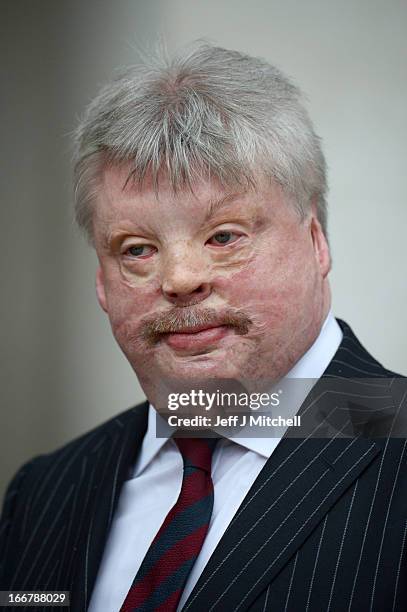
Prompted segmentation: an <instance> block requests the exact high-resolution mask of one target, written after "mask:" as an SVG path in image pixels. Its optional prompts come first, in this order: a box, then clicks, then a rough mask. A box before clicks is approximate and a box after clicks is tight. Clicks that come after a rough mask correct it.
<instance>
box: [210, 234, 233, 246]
mask: <svg viewBox="0 0 407 612" xmlns="http://www.w3.org/2000/svg"><path fill="white" fill-rule="evenodd" d="M238 238H239V235H238V234H235V233H234V232H227V231H223V232H217V233H216V234H214V235H213V236H212V238H210V239H209V240H208V242H209V244H211V245H213V246H223V245H228V244H232V243H233V242H235V241H236V240H237V239H238Z"/></svg>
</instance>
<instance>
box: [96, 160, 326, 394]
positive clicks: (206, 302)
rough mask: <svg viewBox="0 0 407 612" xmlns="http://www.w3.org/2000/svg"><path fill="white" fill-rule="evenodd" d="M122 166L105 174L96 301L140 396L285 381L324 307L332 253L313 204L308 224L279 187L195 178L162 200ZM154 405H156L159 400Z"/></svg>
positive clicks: (167, 190)
mask: <svg viewBox="0 0 407 612" xmlns="http://www.w3.org/2000/svg"><path fill="white" fill-rule="evenodd" d="M128 174H129V167H128V166H126V165H123V166H121V167H119V166H114V167H108V168H106V169H105V171H104V173H103V176H102V180H101V184H100V189H99V194H98V197H97V202H96V207H95V213H94V219H93V229H94V239H95V247H96V252H97V255H98V258H99V263H100V267H99V268H98V271H97V281H96V286H97V295H98V300H99V303H100V305H101V307H102V308H103V310H104V311H105V312H106V313H107V314H108V316H109V319H110V323H111V327H112V330H113V334H114V336H115V338H116V340H117V342H118V344H119V345H120V347H121V349H122V350H123V352H124V354H125V355H126V357H127V359H128V360H129V362H130V364H131V365H132V367H133V369H134V370H135V372H136V374H137V376H138V378H139V380H140V384H141V385H142V387H143V389H144V392H145V393H146V395H147V397H148V399H149V400H150V401H151V402H152V403H153V404H154V403H155V405H157V401H158V398H157V394H158V387H159V385H161V384H162V383H165V381H173V380H178V381H180V383H181V384H182V383H183V382H188V381H189V380H192V379H201V380H202V379H208V380H209V379H233V380H239V381H246V383H247V384H246V388H247V386H250V387H252V388H255V387H256V385H257V390H258V388H260V386H261V382H262V381H268V383H269V381H276V380H278V379H279V378H280V377H282V376H284V375H285V374H286V373H287V372H288V371H289V370H290V369H291V368H292V366H293V365H294V364H295V363H296V362H297V361H298V359H299V358H300V357H301V356H302V355H303V354H304V353H305V352H306V351H307V350H308V348H309V347H310V346H311V345H312V343H313V342H314V340H315V339H316V337H317V336H318V333H319V331H320V329H321V326H322V324H323V322H324V319H325V317H326V315H327V313H328V311H329V307H330V290H329V285H328V280H327V275H328V272H329V269H330V256H329V249H328V245H327V242H326V239H325V237H324V234H323V232H322V229H321V226H320V224H319V222H318V220H317V218H316V214H315V210H314V207H312V209H311V210H310V212H309V214H308V216H307V217H306V219H301V218H300V216H299V214H298V212H297V211H296V210H295V209H294V207H293V206H292V205H290V203H289V202H288V201H287V197H286V196H285V195H284V193H283V191H282V190H281V188H280V187H279V186H278V185H277V184H274V185H272V186H270V184H269V183H268V184H267V185H266V184H260V186H258V188H257V189H256V191H254V190H253V189H251V190H248V191H246V192H244V193H231V191H225V190H224V189H223V188H222V187H221V186H220V184H219V183H218V182H217V181H216V180H213V181H211V182H206V181H201V182H197V183H195V184H194V185H193V193H192V192H191V190H190V189H189V188H186V189H185V190H183V191H181V192H178V193H176V194H174V192H173V190H172V188H171V186H170V185H169V183H168V181H167V180H166V178H165V176H162V177H161V180H160V183H159V190H158V198H157V196H156V193H155V191H154V188H153V186H152V184H151V181H148V180H147V181H145V183H144V185H143V188H142V190H140V189H139V188H138V187H136V186H135V185H132V183H131V181H129V182H128V183H127V185H126V187H125V188H124V189H123V186H124V184H125V183H126V179H127V177H128ZM156 400H157V401H156Z"/></svg>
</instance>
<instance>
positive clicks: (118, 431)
mask: <svg viewBox="0 0 407 612" xmlns="http://www.w3.org/2000/svg"><path fill="white" fill-rule="evenodd" d="M147 409H148V402H143V403H142V404H139V405H137V406H134V407H132V408H129V409H128V410H126V411H124V412H122V413H120V414H118V415H116V416H114V417H112V418H110V419H108V420H107V421H105V422H103V423H101V424H100V425H98V426H96V427H94V428H92V429H91V430H89V431H87V432H85V433H83V434H81V435H79V436H77V437H76V438H74V439H73V440H71V441H69V442H67V443H66V444H64V445H63V446H61V447H59V448H57V449H55V450H53V451H52V452H49V453H44V454H42V455H38V456H36V457H34V458H32V459H30V460H29V461H27V462H26V463H25V464H24V465H23V466H21V467H20V469H19V470H18V471H17V472H16V474H15V475H14V477H13V478H12V480H11V481H10V483H9V486H8V488H7V491H6V495H5V498H4V502H3V512H2V523H3V522H4V520H5V517H7V516H10V515H11V514H13V513H14V510H15V507H16V504H17V500H19V505H20V503H21V499H24V498H25V497H27V496H29V495H30V494H31V493H32V492H34V491H36V490H38V489H40V488H41V489H45V488H46V485H47V481H48V480H51V478H50V477H49V475H50V474H52V481H55V479H58V478H62V477H63V476H64V474H66V473H67V472H68V471H71V472H72V471H76V472H78V471H79V469H80V465H81V462H82V461H83V459H84V458H88V457H92V456H95V455H96V454H98V453H99V452H100V451H101V449H103V447H104V446H106V445H108V446H111V444H112V443H114V441H115V440H116V439H120V437H121V435H122V432H123V431H125V430H127V429H128V428H129V427H132V426H133V424H134V422H135V420H136V417H140V416H145V415H146V414H147Z"/></svg>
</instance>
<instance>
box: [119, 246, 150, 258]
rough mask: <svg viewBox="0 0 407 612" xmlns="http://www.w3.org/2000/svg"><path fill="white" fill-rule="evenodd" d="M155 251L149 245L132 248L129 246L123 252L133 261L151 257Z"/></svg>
mask: <svg viewBox="0 0 407 612" xmlns="http://www.w3.org/2000/svg"><path fill="white" fill-rule="evenodd" d="M155 251H156V248H155V247H153V246H151V245H150V244H135V245H133V246H129V247H128V248H127V249H126V250H125V251H124V255H127V256H128V257H132V258H133V259H145V258H147V257H150V256H151V255H153V254H154V253H155Z"/></svg>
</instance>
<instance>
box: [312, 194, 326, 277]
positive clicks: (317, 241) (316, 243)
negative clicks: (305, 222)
mask: <svg viewBox="0 0 407 612" xmlns="http://www.w3.org/2000/svg"><path fill="white" fill-rule="evenodd" d="M311 211H312V212H311V223H310V232H311V239H312V244H313V247H314V251H315V256H316V258H317V260H318V263H319V267H320V270H321V274H322V276H323V278H325V277H326V276H327V275H328V273H329V271H330V269H331V254H330V252H329V246H328V241H327V239H326V236H325V234H324V231H323V229H322V226H321V224H320V222H319V221H318V218H317V208H316V204H315V203H313V204H312V205H311Z"/></svg>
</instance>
